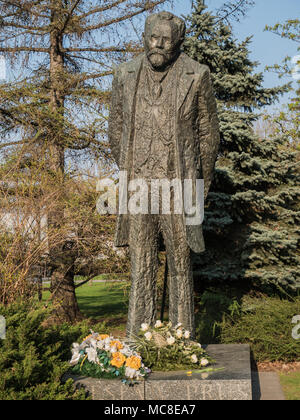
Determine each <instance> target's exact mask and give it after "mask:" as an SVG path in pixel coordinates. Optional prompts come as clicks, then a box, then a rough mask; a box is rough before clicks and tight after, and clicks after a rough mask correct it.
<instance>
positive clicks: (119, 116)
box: [108, 70, 123, 166]
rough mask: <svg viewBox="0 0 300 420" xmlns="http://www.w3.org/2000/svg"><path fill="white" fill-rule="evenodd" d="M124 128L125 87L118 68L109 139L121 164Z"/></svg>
mask: <svg viewBox="0 0 300 420" xmlns="http://www.w3.org/2000/svg"><path fill="white" fill-rule="evenodd" d="M122 130H123V87H122V84H121V81H120V73H119V71H118V70H116V72H115V75H114V79H113V83H112V93H111V103H110V112H109V119H108V141H109V144H110V148H111V152H112V155H113V158H114V159H115V161H116V163H117V165H118V166H119V164H120V162H119V161H120V152H121V150H120V148H121V138H122Z"/></svg>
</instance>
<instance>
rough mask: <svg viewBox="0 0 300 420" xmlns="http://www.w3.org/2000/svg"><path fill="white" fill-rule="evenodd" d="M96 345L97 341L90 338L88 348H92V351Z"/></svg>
mask: <svg viewBox="0 0 300 420" xmlns="http://www.w3.org/2000/svg"><path fill="white" fill-rule="evenodd" d="M97 344H98V342H97V340H95V339H94V338H91V340H90V346H91V347H93V349H96V348H97Z"/></svg>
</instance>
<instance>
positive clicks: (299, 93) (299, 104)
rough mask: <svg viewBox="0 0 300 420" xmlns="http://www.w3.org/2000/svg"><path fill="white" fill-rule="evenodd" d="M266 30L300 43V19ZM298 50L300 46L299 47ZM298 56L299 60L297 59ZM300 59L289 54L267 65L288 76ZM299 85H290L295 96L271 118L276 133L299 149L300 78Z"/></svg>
mask: <svg viewBox="0 0 300 420" xmlns="http://www.w3.org/2000/svg"><path fill="white" fill-rule="evenodd" d="M265 30H266V31H270V32H273V33H275V34H276V35H279V36H280V37H281V38H285V39H288V40H290V41H293V42H296V43H298V44H299V43H300V20H299V19H289V20H287V21H286V22H285V23H277V24H276V25H274V26H266V28H265ZM297 50H298V52H299V51H300V47H299V46H298V48H297ZM297 58H298V60H297ZM299 65H300V61H299V55H298V56H295V58H291V57H289V56H287V57H285V59H284V60H283V62H282V63H281V64H280V65H279V64H275V65H274V66H271V67H267V70H271V71H274V72H275V73H277V74H278V76H279V77H280V78H282V77H286V76H289V77H291V76H293V73H294V72H297V71H296V69H299ZM297 84H298V87H297V88H295V89H294V88H293V86H292V85H291V86H290V90H291V92H293V94H294V95H296V96H294V97H293V98H292V99H291V100H290V102H289V103H288V104H287V105H286V106H284V107H283V109H282V110H281V111H280V112H278V113H277V115H275V116H273V117H272V118H271V120H272V122H273V124H274V127H275V133H276V134H283V135H285V137H286V138H287V139H288V142H289V143H290V144H291V145H292V146H293V147H295V148H297V149H298V150H300V143H299V130H300V80H299V79H298V83H297Z"/></svg>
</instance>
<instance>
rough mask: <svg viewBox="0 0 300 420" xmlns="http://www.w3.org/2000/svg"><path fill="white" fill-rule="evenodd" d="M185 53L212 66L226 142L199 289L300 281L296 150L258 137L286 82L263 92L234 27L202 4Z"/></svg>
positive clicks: (199, 262)
mask: <svg viewBox="0 0 300 420" xmlns="http://www.w3.org/2000/svg"><path fill="white" fill-rule="evenodd" d="M188 23H189V25H190V32H189V37H188V39H187V40H186V42H185V45H184V48H185V52H186V53H187V54H188V55H189V56H190V57H191V58H193V59H195V60H197V61H199V62H200V63H203V64H206V65H208V66H209V67H210V70H211V72H212V77H213V83H214V88H215V93H216V98H217V102H218V113H219V119H220V129H221V147H220V153H219V157H218V161H217V165H216V171H215V177H214V182H213V184H212V188H211V191H210V193H209V195H208V201H207V205H206V209H205V210H206V211H205V220H204V226H203V227H204V235H205V241H206V251H205V253H203V254H201V255H199V256H196V259H195V274H196V277H199V278H198V282H197V285H198V288H199V289H201V288H202V287H203V288H204V287H205V286H207V284H214V285H218V284H221V285H223V286H225V285H227V284H228V283H230V284H231V285H232V284H233V282H238V284H239V286H243V285H245V287H247V286H249V285H251V286H252V287H253V286H257V287H259V288H260V289H261V288H264V289H269V288H270V286H271V288H272V289H273V286H274V285H276V286H277V287H278V286H279V287H283V286H284V287H287V288H291V289H296V288H297V287H299V286H300V272H299V266H300V255H299V228H298V226H299V221H300V189H299V180H300V176H299V172H297V166H296V159H297V154H296V153H295V152H293V151H291V150H289V149H286V148H284V147H281V146H282V144H284V139H282V138H276V139H272V140H271V141H268V140H263V141H262V140H261V139H259V138H258V137H257V136H256V135H255V134H254V132H253V128H252V125H253V123H254V122H255V120H256V119H257V118H258V114H257V113H255V111H257V110H259V109H261V108H262V107H264V106H265V105H270V104H272V103H274V102H275V101H276V100H277V99H278V97H279V95H280V94H281V93H283V92H285V91H287V89H288V87H287V86H283V87H276V88H273V89H265V88H264V87H263V75H262V74H260V73H256V72H255V67H256V66H257V63H256V62H253V61H251V59H250V58H249V44H250V41H251V38H247V39H246V40H245V41H244V42H241V43H238V42H237V41H236V40H235V39H234V37H233V34H232V30H231V28H230V27H229V26H227V25H225V23H224V21H222V20H220V19H218V18H216V17H214V16H213V15H212V14H211V13H209V12H208V11H206V10H205V7H204V6H203V5H202V2H197V4H196V5H195V8H194V11H193V13H192V15H191V16H189V17H188Z"/></svg>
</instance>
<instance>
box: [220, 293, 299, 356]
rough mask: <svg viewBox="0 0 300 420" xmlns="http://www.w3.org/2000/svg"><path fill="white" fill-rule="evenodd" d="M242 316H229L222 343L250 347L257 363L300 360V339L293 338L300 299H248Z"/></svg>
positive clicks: (223, 331) (226, 320)
mask: <svg viewBox="0 0 300 420" xmlns="http://www.w3.org/2000/svg"><path fill="white" fill-rule="evenodd" d="M241 308H242V312H241V315H239V316H229V315H225V316H224V319H223V323H222V326H221V334H220V341H221V342H222V343H225V344H230V343H247V344H250V346H251V349H252V352H253V356H254V359H255V360H256V361H257V362H266V361H268V362H274V361H284V362H294V361H299V359H300V340H295V339H294V338H293V337H292V329H293V327H294V325H293V324H292V319H293V317H294V316H295V315H299V314H300V298H299V297H298V298H295V299H293V300H287V299H280V298H277V297H273V298H272V297H260V298H249V297H248V298H244V300H243V302H242V306H241Z"/></svg>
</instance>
